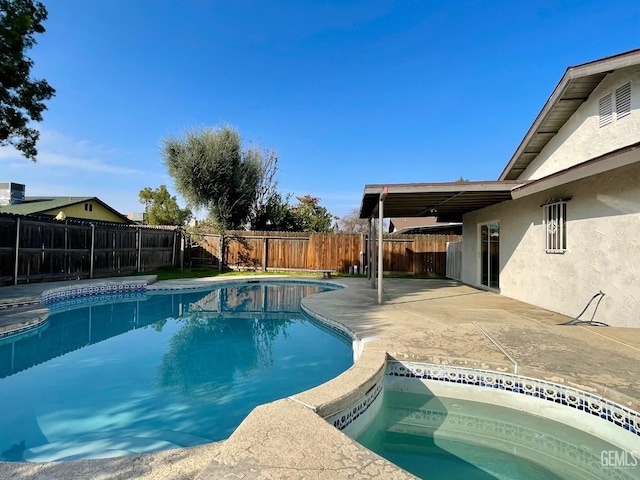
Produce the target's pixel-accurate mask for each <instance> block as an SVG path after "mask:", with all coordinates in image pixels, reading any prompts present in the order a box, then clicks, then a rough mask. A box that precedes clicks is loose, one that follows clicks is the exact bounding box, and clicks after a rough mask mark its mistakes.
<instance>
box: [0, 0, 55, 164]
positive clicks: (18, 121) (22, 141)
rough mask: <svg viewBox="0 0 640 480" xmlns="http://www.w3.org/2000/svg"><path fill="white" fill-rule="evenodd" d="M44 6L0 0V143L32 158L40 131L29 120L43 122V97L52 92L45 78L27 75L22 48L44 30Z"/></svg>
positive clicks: (30, 1)
mask: <svg viewBox="0 0 640 480" xmlns="http://www.w3.org/2000/svg"><path fill="white" fill-rule="evenodd" d="M46 19H47V9H46V8H45V6H44V5H43V4H42V3H40V2H37V1H33V0H0V45H2V47H1V48H0V146H3V147H4V146H8V145H11V146H13V147H15V148H16V149H17V150H18V151H20V152H22V154H23V155H24V156H25V157H26V158H29V159H31V160H33V161H35V160H36V155H37V154H38V151H37V149H36V142H37V141H38V138H39V137H40V133H39V132H38V131H37V130H36V129H34V128H30V127H29V126H28V125H29V122H30V121H33V122H40V121H42V112H43V111H44V110H46V108H47V107H46V106H45V104H44V101H45V100H48V99H50V98H51V97H53V95H54V94H55V90H54V89H53V88H52V87H51V86H50V85H49V84H48V83H47V82H46V80H36V79H32V78H31V77H30V74H31V67H32V66H33V60H31V59H30V58H29V57H27V56H26V55H25V51H26V50H27V49H29V48H31V47H33V46H34V45H35V44H36V40H35V39H34V38H33V35H34V34H36V33H44V31H45V29H44V27H43V26H42V22H43V21H44V20H46Z"/></svg>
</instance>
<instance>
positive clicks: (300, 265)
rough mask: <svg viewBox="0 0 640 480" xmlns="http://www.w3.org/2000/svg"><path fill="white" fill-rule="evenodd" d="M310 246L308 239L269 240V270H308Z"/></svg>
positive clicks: (284, 238) (280, 238)
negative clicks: (308, 250) (308, 247)
mask: <svg viewBox="0 0 640 480" xmlns="http://www.w3.org/2000/svg"><path fill="white" fill-rule="evenodd" d="M308 244H309V238H308V237H288V238H286V237H278V238H270V239H268V243H267V266H268V268H272V269H278V268H282V269H290V270H297V269H300V270H302V269H305V268H307V258H308V253H307V246H308Z"/></svg>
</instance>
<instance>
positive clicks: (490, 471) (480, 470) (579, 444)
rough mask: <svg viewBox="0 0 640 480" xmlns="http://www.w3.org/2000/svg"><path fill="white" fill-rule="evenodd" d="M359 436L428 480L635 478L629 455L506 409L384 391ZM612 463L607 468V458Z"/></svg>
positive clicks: (639, 470) (638, 474) (639, 471)
mask: <svg viewBox="0 0 640 480" xmlns="http://www.w3.org/2000/svg"><path fill="white" fill-rule="evenodd" d="M357 440H358V441H359V442H360V443H362V444H363V445H364V446H366V447H367V448H369V449H371V450H373V451H374V452H376V453H377V454H379V455H380V456H382V457H385V458H387V459H388V460H390V461H391V462H393V463H395V464H396V465H398V466H400V467H402V468H404V469H405V470H407V471H409V472H411V473H413V474H414V475H416V476H418V477H420V478H425V479H429V480H439V479H447V480H449V479H458V478H460V479H465V480H467V479H469V480H490V479H497V480H534V479H535V480H541V479H549V480H556V479H583V480H587V479H593V480H600V479H607V478H612V479H614V478H615V479H619V480H622V479H635V478H640V465H639V464H638V461H637V459H636V458H635V457H634V456H633V455H635V454H636V453H635V452H625V451H622V450H620V449H619V448H617V447H615V446H613V445H611V444H610V443H608V442H606V441H604V440H601V439H599V438H597V437H594V436H592V435H589V434H587V433H585V432H583V431H581V430H577V429H575V428H572V427H570V426H567V425H564V424H560V423H557V422H554V421H551V420H548V419H545V418H542V417H538V416H534V415H531V414H527V413H524V412H520V411H517V410H513V409H510V408H504V407H499V406H495V405H488V404H485V403H478V402H470V401H465V400H459V399H450V398H441V397H435V396H432V395H422V394H415V393H402V392H396V391H385V392H384V399H383V404H382V407H381V410H380V412H379V414H378V415H377V416H376V418H375V420H374V422H373V423H372V424H371V425H370V426H369V427H367V429H365V431H364V432H362V433H361V434H360V435H359V437H358V438H357ZM612 458H614V459H617V460H624V461H618V463H617V464H616V465H615V466H613V465H612V462H611V459H612Z"/></svg>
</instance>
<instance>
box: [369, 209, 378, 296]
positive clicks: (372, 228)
mask: <svg viewBox="0 0 640 480" xmlns="http://www.w3.org/2000/svg"><path fill="white" fill-rule="evenodd" d="M369 229H370V230H369V231H370V232H371V236H370V237H369V252H371V256H370V257H369V258H371V261H370V262H369V263H370V266H369V272H371V273H370V276H369V278H370V280H371V288H376V274H377V271H378V270H377V269H376V259H377V255H376V238H377V237H376V223H375V219H374V218H373V217H371V218H370V219H369Z"/></svg>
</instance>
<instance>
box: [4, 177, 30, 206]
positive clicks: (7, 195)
mask: <svg viewBox="0 0 640 480" xmlns="http://www.w3.org/2000/svg"><path fill="white" fill-rule="evenodd" d="M24 192H25V187H24V185H23V184H21V183H13V182H0V206H4V205H16V204H18V203H23V202H24Z"/></svg>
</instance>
